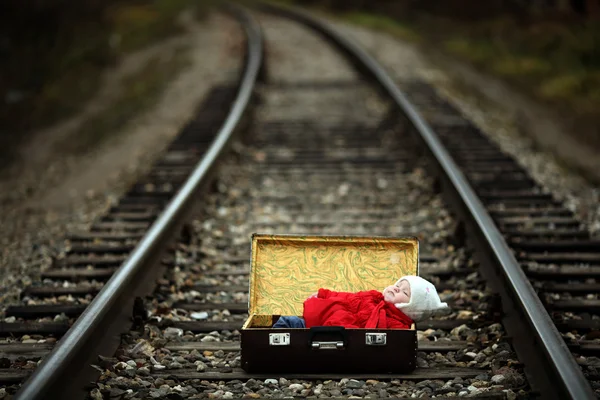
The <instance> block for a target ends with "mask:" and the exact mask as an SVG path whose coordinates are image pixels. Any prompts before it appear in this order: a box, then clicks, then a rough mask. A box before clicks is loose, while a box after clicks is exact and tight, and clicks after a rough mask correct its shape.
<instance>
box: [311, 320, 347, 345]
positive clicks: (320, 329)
mask: <svg viewBox="0 0 600 400" xmlns="http://www.w3.org/2000/svg"><path fill="white" fill-rule="evenodd" d="M319 333H326V334H327V333H335V334H337V335H339V336H341V339H342V340H341V341H327V342H324V341H313V339H314V337H315V335H316V334H319ZM347 338H348V333H347V332H346V328H344V327H343V326H313V327H312V328H310V330H309V332H308V343H309V345H310V347H311V348H312V349H314V350H341V349H344V348H345V347H346V343H347Z"/></svg>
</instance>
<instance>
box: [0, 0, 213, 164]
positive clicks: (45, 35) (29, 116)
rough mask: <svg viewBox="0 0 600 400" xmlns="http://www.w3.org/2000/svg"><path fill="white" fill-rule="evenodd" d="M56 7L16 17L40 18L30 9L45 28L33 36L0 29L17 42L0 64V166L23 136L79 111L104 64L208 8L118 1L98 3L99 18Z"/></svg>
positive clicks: (194, 0)
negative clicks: (186, 13) (180, 18)
mask: <svg viewBox="0 0 600 400" xmlns="http://www.w3.org/2000/svg"><path fill="white" fill-rule="evenodd" d="M40 4H42V3H40ZM43 4H46V3H43ZM48 4H53V3H48ZM61 4H62V3H60V2H57V3H55V5H51V6H49V7H54V8H49V9H48V10H46V9H43V10H36V9H34V8H32V9H27V8H25V9H24V11H25V12H24V13H23V12H22V15H21V14H17V15H21V17H22V18H24V21H26V22H24V23H26V24H27V25H30V26H35V25H36V24H37V25H39V23H38V20H36V19H35V18H40V17H36V15H37V14H35V13H33V11H34V10H35V11H38V14H39V15H41V19H39V20H40V21H43V22H47V24H48V26H40V27H39V28H38V31H39V32H35V30H34V29H29V30H27V29H23V28H22V26H20V25H22V24H20V23H14V24H13V26H10V27H9V26H8V25H7V24H4V27H3V28H1V29H3V30H6V32H8V33H7V35H8V36H7V37H13V36H14V37H16V38H15V39H14V41H13V42H8V43H10V45H11V47H10V48H8V50H7V51H9V52H10V57H8V58H5V61H6V62H5V63H2V64H1V65H0V76H2V78H3V79H0V94H2V96H3V97H4V99H5V101H0V127H1V128H0V164H7V163H8V162H10V160H11V156H12V149H13V148H14V147H15V146H16V145H18V144H19V143H20V142H21V141H22V140H23V138H25V137H26V136H27V134H28V132H30V131H32V130H36V129H40V128H42V127H45V126H49V125H51V124H53V123H56V122H58V121H59V120H62V119H64V118H66V117H68V116H70V115H73V114H75V113H77V112H78V111H80V110H81V109H82V107H83V106H84V105H85V103H86V101H88V100H89V99H90V98H91V97H92V96H93V95H94V94H95V93H96V92H97V90H98V88H99V84H100V82H101V79H100V77H101V75H102V73H103V71H104V70H105V69H106V68H107V67H109V66H111V65H114V64H115V63H116V62H118V61H119V59H120V58H122V57H123V56H125V55H127V54H130V53H132V52H134V51H136V50H138V49H141V48H143V47H145V46H147V45H149V44H151V43H153V42H156V41H160V40H163V39H165V38H168V37H170V36H173V35H176V34H178V33H181V30H182V29H181V27H180V25H179V23H178V21H177V19H178V16H179V15H180V13H181V12H182V11H183V10H184V9H189V10H191V11H192V12H193V13H194V14H195V15H196V17H198V18H202V17H203V16H204V15H205V14H206V10H207V8H208V6H209V4H208V2H207V1H201V0H149V1H145V2H138V1H132V0H121V1H113V2H112V3H111V5H110V6H104V5H101V6H99V7H100V9H99V10H100V11H101V12H99V13H100V14H101V15H95V14H94V15H90V12H89V10H87V9H86V8H85V7H87V6H84V5H80V6H79V7H80V9H77V11H76V12H75V11H70V10H71V9H72V8H73V7H71V6H70V5H68V4H67V5H64V4H63V5H61ZM90 4H92V3H90ZM98 4H103V3H98ZM61 7H62V8H61ZM51 12H53V13H54V14H49V13H51ZM86 12H87V14H86ZM69 13H71V14H73V15H71V14H69ZM92 14H93V13H92ZM96 14H98V13H96ZM23 15H24V17H23ZM11 34H12V35H11ZM17 36H18V37H17ZM1 50H2V49H0V52H1ZM0 55H1V54H0Z"/></svg>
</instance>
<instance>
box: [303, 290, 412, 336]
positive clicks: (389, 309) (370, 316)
mask: <svg viewBox="0 0 600 400" xmlns="http://www.w3.org/2000/svg"><path fill="white" fill-rule="evenodd" d="M303 317H304V320H305V321H306V327H307V328H310V327H313V326H344V327H346V328H386V329H408V328H410V326H411V324H412V322H413V321H412V320H411V319H410V318H409V317H407V316H406V315H405V314H404V313H403V312H402V311H400V310H399V309H397V308H396V306H394V305H393V304H392V303H388V302H386V301H385V300H384V299H383V294H381V292H378V291H376V290H369V291H365V292H358V293H345V292H334V291H332V290H328V289H319V293H318V295H317V297H310V298H308V299H306V300H305V301H304V315H303Z"/></svg>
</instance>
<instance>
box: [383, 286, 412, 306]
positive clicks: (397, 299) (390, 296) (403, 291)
mask: <svg viewBox="0 0 600 400" xmlns="http://www.w3.org/2000/svg"><path fill="white" fill-rule="evenodd" d="M383 298H384V300H385V301H387V302H390V303H394V304H399V303H409V302H410V283H408V281H400V282H399V283H398V284H397V285H392V286H388V287H386V288H385V289H383Z"/></svg>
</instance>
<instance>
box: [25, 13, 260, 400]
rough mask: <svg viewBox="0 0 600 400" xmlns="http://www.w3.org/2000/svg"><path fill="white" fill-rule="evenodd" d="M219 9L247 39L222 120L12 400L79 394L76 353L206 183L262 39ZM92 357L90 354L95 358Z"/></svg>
mask: <svg viewBox="0 0 600 400" xmlns="http://www.w3.org/2000/svg"><path fill="white" fill-rule="evenodd" d="M225 7H226V9H227V11H228V12H230V13H232V14H233V15H234V16H235V17H236V18H237V19H238V20H239V22H240V23H241V24H242V25H243V27H244V30H245V35H246V39H247V49H246V51H247V54H246V65H245V68H244V72H243V75H242V78H241V81H240V86H239V91H238V93H237V96H236V99H235V101H234V103H233V105H232V107H231V109H230V112H229V115H228V116H227V119H226V120H225V122H224V124H223V126H222V127H221V129H220V130H219V132H218V133H217V136H216V138H215V139H214V141H213V142H212V143H211V146H210V147H209V149H208V150H207V152H206V154H205V155H204V157H203V158H202V160H201V161H200V162H199V163H198V165H197V166H196V167H195V169H194V170H193V172H192V173H191V175H190V177H189V178H188V180H187V181H186V182H185V184H184V185H183V186H182V188H181V189H180V190H179V191H178V192H177V194H176V195H175V197H174V198H173V199H172V200H171V201H170V202H169V204H168V205H167V206H166V208H165V210H164V211H163V213H162V214H161V215H160V216H159V217H158V219H157V220H156V221H155V222H154V223H153V224H152V226H151V227H150V229H149V231H148V232H147V233H146V235H145V236H144V237H143V238H142V239H141V241H140V243H139V244H138V245H137V246H136V248H135V249H134V250H133V252H132V253H131V255H130V256H129V258H128V259H127V261H125V262H124V263H123V264H122V265H121V266H120V268H119V269H118V270H117V271H116V272H115V273H114V275H113V276H112V277H111V278H110V280H109V281H108V282H107V283H106V285H104V287H103V288H102V290H101V291H100V293H98V295H97V296H96V297H95V298H94V300H93V301H92V302H91V303H90V305H89V306H88V307H87V308H86V309H85V311H84V312H83V314H81V316H80V317H79V319H77V321H76V322H75V324H74V325H73V326H72V327H71V329H70V330H69V331H68V332H67V333H66V335H65V336H64V337H63V338H62V339H61V340H60V341H59V342H58V344H57V345H56V346H55V347H54V349H53V350H52V352H51V353H50V354H49V355H48V356H47V357H46V358H45V359H44V361H43V363H42V364H41V365H40V366H39V367H38V368H37V369H36V371H35V372H34V373H33V374H32V376H31V377H30V378H29V379H28V380H27V381H26V382H25V384H24V386H23V387H22V388H21V390H20V391H19V392H18V393H17V395H16V398H17V399H28V400H31V399H49V398H60V399H67V398H68V399H72V398H76V397H77V398H78V397H82V396H83V395H84V394H85V393H84V391H83V390H84V388H77V387H74V388H71V387H70V384H71V382H72V380H73V379H72V377H73V374H76V371H77V370H78V369H85V368H87V367H88V365H85V364H84V363H82V361H81V360H86V359H88V358H89V357H90V355H89V354H88V355H87V357H83V356H82V355H81V354H80V353H81V352H89V351H93V350H91V349H90V342H91V341H94V340H97V339H98V337H97V336H98V332H100V335H102V330H104V329H105V324H107V323H108V324H110V323H111V322H110V318H111V314H114V313H118V312H119V311H121V313H122V305H121V304H119V300H120V299H122V298H123V297H124V296H127V295H128V292H129V291H130V289H131V288H132V287H133V286H135V285H136V284H137V283H136V281H140V280H144V279H145V278H146V277H145V274H146V272H147V271H146V269H147V268H148V267H149V266H151V264H153V263H155V260H154V259H153V256H155V255H156V254H157V253H159V252H160V251H162V250H163V249H162V248H163V247H164V244H165V243H166V242H168V240H169V239H170V237H171V234H172V232H174V227H176V226H177V224H178V223H179V222H180V221H181V219H182V218H183V217H184V216H185V214H186V212H187V211H188V210H189V208H190V206H191V205H192V203H193V202H194V201H195V199H194V194H195V193H196V192H197V190H198V189H199V188H200V187H201V186H202V185H203V184H204V183H205V182H206V181H207V179H208V178H207V177H208V176H209V172H210V170H211V168H212V167H213V166H214V164H215V162H216V161H217V159H218V158H219V156H220V155H221V154H222V153H223V151H224V149H225V148H226V147H227V145H228V143H229V142H230V139H231V137H232V135H233V132H234V130H235V128H236V127H237V126H238V123H239V122H240V120H241V118H242V116H243V113H244V111H245V110H246V108H247V106H248V105H249V103H250V99H251V95H252V93H253V89H254V86H255V83H256V81H257V77H258V75H259V72H260V69H261V66H262V55H263V39H262V32H261V29H260V26H259V25H258V23H257V22H256V21H255V20H254V19H253V18H252V17H251V16H250V14H249V13H248V12H246V11H244V10H242V9H240V8H238V7H237V6H233V5H230V4H227V5H225ZM126 311H129V312H126V314H127V316H128V318H129V320H131V308H129V309H128V310H126ZM97 354H98V353H94V354H92V355H91V356H92V357H95V356H96V355H97Z"/></svg>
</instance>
